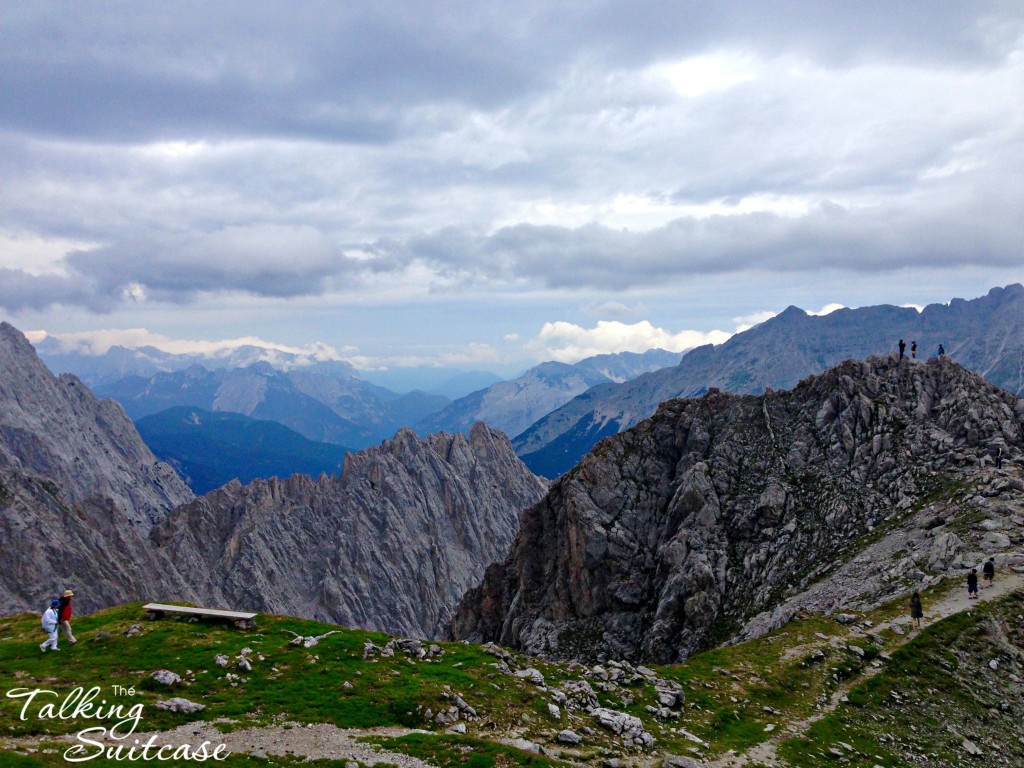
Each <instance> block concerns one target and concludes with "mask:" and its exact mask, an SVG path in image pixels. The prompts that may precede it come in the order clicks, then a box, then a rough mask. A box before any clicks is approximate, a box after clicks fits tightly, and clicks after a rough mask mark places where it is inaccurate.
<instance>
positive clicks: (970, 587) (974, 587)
mask: <svg viewBox="0 0 1024 768" xmlns="http://www.w3.org/2000/svg"><path fill="white" fill-rule="evenodd" d="M967 599H968V600H977V599H978V569H977V568H971V572H970V573H968V574H967Z"/></svg>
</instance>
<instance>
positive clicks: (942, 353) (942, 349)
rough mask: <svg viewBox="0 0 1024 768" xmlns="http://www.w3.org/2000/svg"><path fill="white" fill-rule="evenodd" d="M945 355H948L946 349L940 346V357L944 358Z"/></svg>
mask: <svg viewBox="0 0 1024 768" xmlns="http://www.w3.org/2000/svg"><path fill="white" fill-rule="evenodd" d="M944 354H946V348H945V347H944V346H942V345H941V344H939V357H942V356H943V355H944Z"/></svg>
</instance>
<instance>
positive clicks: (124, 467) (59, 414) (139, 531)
mask: <svg viewBox="0 0 1024 768" xmlns="http://www.w3.org/2000/svg"><path fill="white" fill-rule="evenodd" d="M192 498H193V494H192V492H191V491H190V490H189V489H188V487H187V486H186V485H185V484H184V482H182V480H181V479H180V478H179V477H178V476H177V475H176V474H175V473H174V471H173V470H172V469H171V468H170V467H169V466H167V465H166V464H163V463H162V462H159V461H157V459H156V458H155V457H154V456H153V454H152V453H151V452H150V451H149V449H148V448H147V447H146V445H145V443H143V442H142V439H141V438H140V437H139V435H138V433H137V432H136V431H135V427H134V425H133V424H132V422H131V420H130V419H128V417H127V416H126V415H125V413H124V411H123V410H122V409H121V407H120V406H119V405H118V404H117V403H114V402H111V401H101V400H98V399H97V398H96V397H94V396H93V394H92V393H91V392H90V391H89V390H88V388H87V387H85V385H83V384H82V383H81V382H80V381H79V380H78V379H77V378H75V377H74V376H68V375H65V376H61V377H60V378H56V377H54V376H53V375H52V374H51V373H50V371H49V370H48V369H47V368H46V366H45V365H44V364H43V362H42V361H41V360H40V359H39V358H38V357H37V356H36V353H35V350H34V349H33V348H32V345H31V344H29V343H28V340H27V339H26V338H25V337H24V336H23V335H22V334H21V332H20V331H18V330H17V329H16V328H14V327H13V326H11V325H9V324H8V323H0V561H2V562H3V568H0V612H2V613H9V612H12V611H17V610H24V609H26V608H29V607H31V608H33V609H37V608H39V607H40V606H41V605H43V601H44V600H46V599H47V598H49V597H52V596H53V595H54V594H59V593H60V592H63V590H64V588H65V587H74V588H75V592H76V605H77V606H78V607H80V608H86V609H88V608H90V607H99V606H101V605H108V604H110V603H112V602H118V601H123V600H126V599H132V598H134V597H135V596H137V595H138V594H139V593H140V592H141V591H143V590H145V589H147V588H148V586H150V585H152V586H154V587H155V586H156V585H157V584H163V585H166V586H168V587H170V588H172V589H176V590H177V591H178V592H179V593H181V594H185V595H187V594H189V593H188V590H187V588H186V587H185V586H184V584H183V583H181V582H179V581H176V580H175V579H174V577H173V576H172V577H170V578H168V579H160V578H159V577H158V574H159V573H160V570H161V568H162V567H163V566H165V565H166V564H165V563H160V562H159V561H157V560H154V559H153V557H152V556H151V550H152V547H151V546H150V545H149V544H148V539H147V536H148V533H149V531H150V529H151V528H152V526H153V525H155V524H156V523H158V522H159V521H160V520H162V519H163V518H164V516H165V515H166V514H167V513H168V512H169V511H170V510H171V509H172V508H173V507H175V506H177V505H179V504H182V503H184V502H187V501H190V500H191V499H192ZM153 594H154V596H155V595H156V594H160V593H157V592H154V593H153Z"/></svg>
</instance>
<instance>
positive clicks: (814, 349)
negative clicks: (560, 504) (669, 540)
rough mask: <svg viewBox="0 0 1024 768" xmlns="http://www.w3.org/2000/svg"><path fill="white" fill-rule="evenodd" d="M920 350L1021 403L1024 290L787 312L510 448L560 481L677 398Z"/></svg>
mask: <svg viewBox="0 0 1024 768" xmlns="http://www.w3.org/2000/svg"><path fill="white" fill-rule="evenodd" d="M901 337H902V338H903V339H905V340H906V342H907V356H908V357H909V355H910V348H909V346H910V342H911V341H916V342H917V345H918V358H919V359H927V358H928V357H931V356H933V355H934V354H935V352H936V350H937V348H938V345H939V344H940V343H941V344H943V345H945V349H946V353H947V354H948V355H949V356H951V357H952V358H953V359H954V360H956V361H958V362H959V363H961V364H962V365H964V366H965V367H967V368H969V369H971V370H973V371H977V372H978V373H981V374H982V375H983V376H985V377H986V378H987V379H988V380H989V381H991V382H992V383H994V384H996V385H998V386H1000V387H1003V388H1004V389H1007V390H1009V391H1010V392H1014V393H1016V394H1021V393H1024V342H1022V339H1024V286H1021V285H1010V286H1007V287H1006V288H993V289H992V290H991V291H989V293H988V295H986V296H983V297H981V298H978V299H972V300H970V301H965V300H963V299H953V300H952V301H951V302H950V303H949V304H932V305H929V306H927V307H925V308H924V310H923V311H921V312H918V311H917V310H915V309H912V308H907V307H895V306H887V305H882V306H877V307H862V308H860V309H841V310H838V311H836V312H833V313H831V314H829V315H824V316H816V315H808V314H807V313H806V312H804V311H803V310H801V309H798V308H797V307H790V308H789V309H787V310H786V311H784V312H782V313H781V314H779V315H778V316H776V317H774V318H772V319H771V320H768V321H766V322H764V323H761V324H760V325H757V326H754V327H753V328H751V329H750V330H748V331H744V332H743V333H738V334H736V335H735V336H733V337H732V338H731V339H729V341H727V342H725V343H724V344H720V345H718V346H711V345H707V346H704V347H699V348H697V349H694V350H692V351H690V352H688V353H687V354H686V355H684V356H683V358H682V360H681V361H680V363H679V365H676V366H672V367H671V368H665V369H662V370H659V371H656V372H653V373H649V374H646V375H643V376H639V377H638V378H636V379H634V380H632V381H628V382H626V383H623V384H620V385H617V386H616V385H602V386H599V387H595V388H594V389H591V390H589V391H587V392H585V393H583V394H582V395H580V396H578V397H577V398H575V399H574V400H572V401H570V402H568V403H566V404H565V405H564V406H562V407H561V408H558V409H557V410H555V411H553V412H552V413H550V414H548V415H546V416H545V417H544V418H542V419H540V420H539V421H537V422H536V423H535V424H533V425H532V426H531V427H530V428H529V429H528V430H526V431H524V432H523V433H522V434H520V435H518V436H516V438H515V440H514V441H513V442H514V444H515V447H516V452H517V453H518V454H519V455H520V456H521V457H522V458H523V460H524V461H525V462H526V465H527V466H529V467H530V468H531V469H532V470H533V471H534V472H536V473H537V474H540V475H544V476H547V477H556V476H558V475H560V474H561V473H562V472H565V471H566V470H568V469H569V468H570V467H572V466H573V465H574V464H575V463H576V462H577V461H579V460H580V459H581V458H583V456H584V455H585V454H586V453H587V451H589V450H590V448H591V447H592V446H593V445H594V444H596V443H597V441H598V440H600V439H601V438H603V437H606V436H607V435H611V434H615V433H617V432H621V431H622V430H625V429H628V428H629V427H631V426H632V425H634V424H636V423H637V422H638V421H640V420H641V419H644V418H647V417H648V416H650V415H651V414H653V413H654V412H655V410H656V409H657V407H658V404H659V403H662V402H664V401H665V400H668V399H669V398H673V397H692V396H696V395H700V394H701V393H703V392H705V391H706V390H707V389H709V388H712V387H718V388H720V389H724V390H727V391H730V392H741V393H750V394H758V393H760V392H764V391H765V389H766V388H773V389H782V388H788V387H792V386H794V385H795V384H796V383H797V382H798V381H800V379H802V378H803V377H805V376H807V375H809V374H815V373H821V372H822V371H824V370H825V369H826V368H828V367H829V366H832V365H837V364H838V363H840V362H841V361H843V360H846V359H849V358H864V357H867V356H869V355H874V354H885V353H887V352H889V351H893V350H895V349H896V344H897V341H898V340H899V339H900V338H901Z"/></svg>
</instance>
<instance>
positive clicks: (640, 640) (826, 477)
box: [452, 358, 1024, 661]
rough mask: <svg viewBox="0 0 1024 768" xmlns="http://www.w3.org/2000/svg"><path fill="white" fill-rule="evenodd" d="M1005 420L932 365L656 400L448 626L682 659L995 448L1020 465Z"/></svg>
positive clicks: (861, 367)
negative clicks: (768, 389)
mask: <svg viewBox="0 0 1024 768" xmlns="http://www.w3.org/2000/svg"><path fill="white" fill-rule="evenodd" d="M1022 421H1024V402H1022V401H1021V400H1020V399H1018V398H1017V397H1016V396H1014V395H1012V394H1010V393H1008V392H1005V391H1003V390H1000V389H998V388H996V387H995V386H993V385H991V384H989V383H988V382H986V381H985V380H984V379H982V378H981V377H980V376H978V375H976V374H972V373H970V372H968V371H966V370H965V369H963V368H961V367H960V366H959V365H957V364H956V363H954V362H952V361H951V360H949V359H948V358H941V359H934V360H931V361H928V362H927V363H925V362H921V361H910V360H905V361H903V362H902V363H899V362H897V361H895V360H892V359H890V358H884V359H883V358H869V359H868V360H867V361H865V362H857V361H848V362H845V363H843V364H842V365H840V366H838V367H836V368H834V369H830V370H829V371H827V372H825V373H824V374H822V375H820V376H817V377H812V378H809V379H807V380H805V381H803V382H801V383H800V384H799V385H798V386H797V387H796V388H795V389H793V390H792V391H786V392H772V393H768V394H765V395H761V396H749V395H748V396H739V395H729V394H725V393H722V392H719V391H717V390H715V391H711V392H709V393H707V394H706V395H705V396H704V397H702V398H700V399H693V400H672V401H668V402H666V403H664V404H663V405H662V406H661V408H660V409H659V410H658V412H657V413H656V414H655V416H653V417H652V418H650V419H647V420H645V421H642V422H641V423H639V424H638V425H637V426H636V427H634V428H633V429H631V430H629V431H627V432H624V433H621V434H619V435H616V436H614V437H611V438H607V439H605V440H603V441H602V442H601V443H599V444H598V445H597V446H596V447H595V449H594V450H593V451H592V453H591V454H590V455H588V456H587V457H586V458H585V459H584V460H583V461H582V462H581V463H580V464H579V465H578V466H577V467H576V468H575V469H573V470H572V471H570V472H569V473H567V474H566V475H564V476H563V477H562V478H560V479H559V480H558V481H557V482H556V483H555V484H554V485H553V486H552V488H551V490H550V492H549V493H548V495H547V496H546V497H545V499H544V500H543V501H542V502H541V503H539V504H537V505H536V506H534V507H532V508H531V509H529V510H527V511H526V512H524V514H523V518H522V524H521V528H520V533H519V535H518V537H517V539H516V543H515V545H514V547H513V550H512V554H511V555H510V556H509V558H508V559H507V560H506V561H505V562H504V563H502V564H497V565H494V566H492V567H491V568H489V569H488V570H487V573H486V576H485V578H484V581H483V583H482V584H481V585H480V586H479V587H478V588H476V589H474V590H471V591H470V592H469V593H468V594H467V595H466V597H465V598H464V600H463V602H462V604H461V606H460V609H459V611H458V612H457V615H456V618H455V620H454V622H453V627H452V632H453V634H454V635H455V636H456V637H460V638H469V639H483V640H495V641H498V642H500V643H503V644H507V645H511V646H514V647H518V648H523V649H526V650H528V651H530V652H533V653H545V654H550V655H554V656H560V657H579V656H582V657H587V656H591V657H592V656H596V655H598V654H599V653H607V654H608V655H609V656H613V657H619V656H625V657H632V658H641V659H649V660H654V661H676V660H680V659H683V658H685V657H686V656H687V655H689V654H690V653H692V652H693V651H695V650H697V649H699V648H702V647H705V646H707V645H709V644H712V643H714V642H717V641H722V640H726V639H728V637H730V635H731V634H733V633H735V632H736V631H737V630H738V629H739V628H740V627H741V626H742V623H743V621H744V619H746V618H748V617H751V616H753V615H755V614H757V613H759V612H761V611H764V610H766V609H768V608H770V607H771V606H773V605H775V604H777V603H778V602H779V601H780V600H781V599H782V597H784V595H785V593H786V591H787V589H788V588H789V587H790V585H792V584H793V583H794V582H802V583H805V584H806V583H808V582H810V581H813V579H814V577H815V573H819V574H820V572H821V570H822V566H825V565H829V564H831V563H832V562H833V561H835V560H836V559H837V558H845V557H851V556H852V555H853V554H854V553H855V552H856V551H857V547H858V546H859V545H858V544H857V542H858V540H860V537H862V536H864V535H865V534H867V533H868V532H869V531H871V530H872V529H873V528H874V527H876V526H878V525H881V524H882V523H884V522H886V521H887V520H889V521H891V520H893V519H896V518H898V517H899V516H900V515H901V514H904V513H907V512H908V511H909V510H911V509H912V508H913V507H914V505H915V504H917V503H919V502H920V501H921V500H922V498H924V496H925V495H926V494H927V493H929V492H931V491H934V490H936V489H937V488H940V487H941V486H942V485H943V484H945V483H950V482H952V481H953V480H955V479H956V478H957V477H959V476H961V475H962V474H963V473H967V474H969V473H970V472H971V471H972V468H975V467H977V466H978V465H979V464H980V463H983V462H988V461H990V460H991V456H992V454H993V453H994V452H995V451H996V450H997V449H998V447H999V446H1002V450H1003V453H1004V456H1005V458H1006V460H1007V461H1010V460H1017V459H1019V457H1020V455H1021V447H1022Z"/></svg>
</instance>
